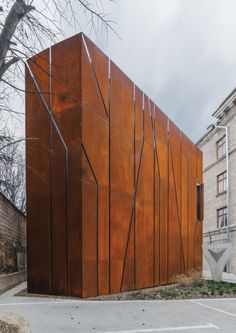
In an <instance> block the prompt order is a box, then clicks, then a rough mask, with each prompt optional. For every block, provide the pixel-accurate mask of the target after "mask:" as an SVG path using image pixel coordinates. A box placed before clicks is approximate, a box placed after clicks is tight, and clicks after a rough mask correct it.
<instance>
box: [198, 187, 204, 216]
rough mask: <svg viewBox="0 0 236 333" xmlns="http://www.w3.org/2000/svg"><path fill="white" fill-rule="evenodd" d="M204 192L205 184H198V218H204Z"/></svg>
mask: <svg viewBox="0 0 236 333" xmlns="http://www.w3.org/2000/svg"><path fill="white" fill-rule="evenodd" d="M203 192H204V185H203V184H201V185H200V184H197V220H198V221H202V220H203V218H204V217H203V210H204V208H203Z"/></svg>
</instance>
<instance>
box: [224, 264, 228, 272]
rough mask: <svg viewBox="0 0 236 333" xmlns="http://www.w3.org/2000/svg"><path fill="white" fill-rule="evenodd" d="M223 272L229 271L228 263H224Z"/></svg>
mask: <svg viewBox="0 0 236 333" xmlns="http://www.w3.org/2000/svg"><path fill="white" fill-rule="evenodd" d="M223 272H224V273H229V264H226V265H225V267H224V270H223Z"/></svg>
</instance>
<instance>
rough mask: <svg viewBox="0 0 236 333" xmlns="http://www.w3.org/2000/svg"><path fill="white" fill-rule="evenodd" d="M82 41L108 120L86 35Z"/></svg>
mask: <svg viewBox="0 0 236 333" xmlns="http://www.w3.org/2000/svg"><path fill="white" fill-rule="evenodd" d="M82 39H83V43H84V47H85V50H86V54H87V56H88V59H89V64H90V66H91V69H92V72H93V76H94V78H95V81H96V85H97V88H98V91H99V95H100V97H101V100H102V104H103V108H104V111H105V113H106V117H107V119H108V110H107V107H106V104H105V101H104V98H103V94H102V91H101V88H100V85H99V82H98V78H97V75H96V72H95V69H94V66H93V62H92V58H91V56H90V54H89V49H88V46H87V44H86V41H85V39H84V35H82Z"/></svg>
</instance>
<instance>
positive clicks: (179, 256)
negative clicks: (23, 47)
mask: <svg viewBox="0 0 236 333" xmlns="http://www.w3.org/2000/svg"><path fill="white" fill-rule="evenodd" d="M28 63H29V67H27V68H26V91H27V94H26V136H27V141H26V146H27V148H26V153H27V200H28V201H27V203H28V204H27V207H28V208H27V220H28V229H27V230H28V289H29V291H30V292H33V293H46V294H55V295H72V296H80V297H89V296H96V295H101V294H108V293H115V292H120V291H126V290H132V289H138V288H144V287H151V286H156V285H163V284H167V283H170V282H171V279H172V277H173V276H174V275H176V274H178V273H180V272H185V271H188V270H190V269H193V268H201V265H202V250H201V246H202V218H201V217H199V218H197V191H196V188H197V184H202V154H201V152H200V150H198V148H197V147H196V146H195V145H194V144H193V143H192V142H191V141H190V140H189V139H188V138H187V137H186V136H185V135H184V134H183V133H182V132H181V131H180V130H179V129H178V128H177V127H176V126H175V125H174V124H173V122H172V121H171V120H169V119H168V117H167V116H166V115H165V114H164V113H163V112H162V111H161V110H160V109H159V108H158V107H157V106H156V105H154V103H153V102H152V101H151V100H150V99H149V98H148V97H147V96H146V95H144V94H143V92H142V91H141V90H140V89H139V88H138V87H137V86H135V84H134V83H133V82H132V81H131V80H130V79H129V78H128V77H127V76H126V75H125V74H124V73H123V72H122V71H121V70H120V69H119V68H118V67H117V66H116V65H115V64H114V63H113V62H112V61H110V60H109V58H108V57H107V56H106V55H104V54H103V53H102V52H101V51H100V50H99V49H98V48H97V47H96V46H95V45H94V44H93V43H92V42H91V41H90V40H89V39H88V38H87V37H86V36H84V35H82V34H79V35H76V36H74V37H72V38H70V39H68V40H65V41H63V42H61V43H59V44H57V45H54V46H53V47H52V48H51V49H48V50H45V51H43V52H42V53H40V54H39V55H37V56H35V57H34V58H32V59H30V60H29V62H28ZM39 92H41V93H40V94H39ZM199 219H200V220H199Z"/></svg>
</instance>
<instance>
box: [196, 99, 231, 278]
mask: <svg viewBox="0 0 236 333" xmlns="http://www.w3.org/2000/svg"><path fill="white" fill-rule="evenodd" d="M224 125H226V126H227V127H228V131H229V207H228V222H229V226H230V241H231V242H232V244H233V249H232V253H231V257H230V260H229V263H228V271H229V272H230V273H233V274H236V167H235V166H236V106H233V107H232V109H231V110H230V113H229V114H228V118H227V119H226V120H225V122H224ZM224 134H225V131H224V130H219V129H218V130H213V131H212V132H211V133H210V134H209V135H208V136H207V137H206V139H204V140H203V141H202V142H201V143H200V144H199V147H200V149H201V150H202V152H203V168H204V175H203V178H204V224H203V242H204V243H205V244H209V243H215V244H220V243H222V242H225V241H227V228H221V229H219V228H217V209H219V208H222V207H225V206H227V192H224V193H223V194H221V195H218V194H217V178H216V177H217V175H219V174H220V173H222V172H224V171H226V158H225V157H223V158H221V159H217V155H216V142H217V141H218V140H219V139H220V138H222V136H223V135H224ZM203 270H209V267H208V264H207V262H206V260H205V258H204V260H203Z"/></svg>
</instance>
